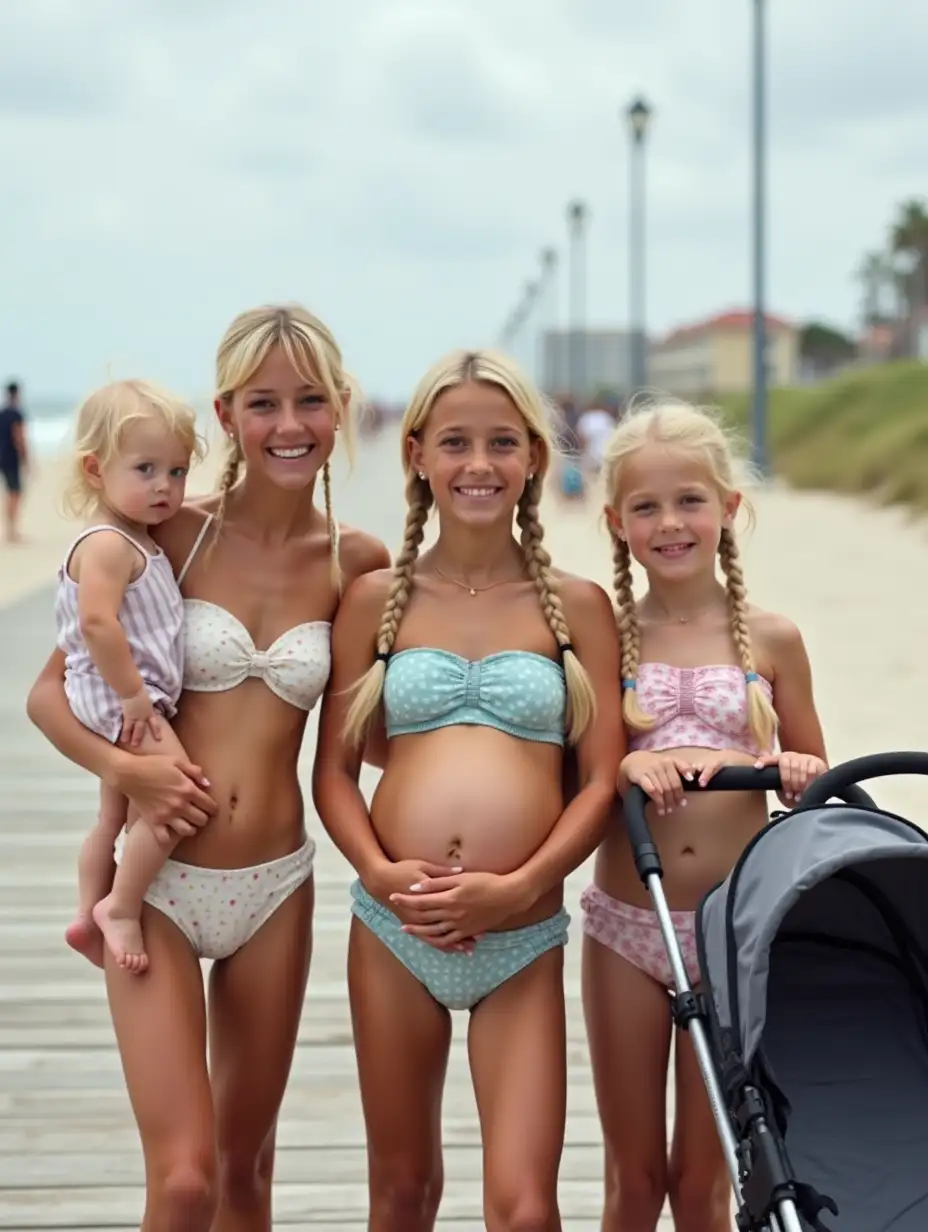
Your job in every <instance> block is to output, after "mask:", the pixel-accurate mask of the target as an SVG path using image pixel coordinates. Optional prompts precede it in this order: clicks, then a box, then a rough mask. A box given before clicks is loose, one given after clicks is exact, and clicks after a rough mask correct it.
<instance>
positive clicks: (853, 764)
mask: <svg viewBox="0 0 928 1232" xmlns="http://www.w3.org/2000/svg"><path fill="white" fill-rule="evenodd" d="M897 774H928V753H916V752H900V753H868V754H867V756H866V757H854V758H852V759H851V760H850V761H845V762H841V764H840V765H837V766H833V767H832V768H831V769H830V770H826V771H825V773H824V774H823V775H822V776H821V778H817V779H816V780H815V782H814V783H810V785H809V786H808V787H807V788H806V790H805V791H804V792H803V793H802V803H803V804H804V805H807V804H811V805H815V806H819V805H822V804H826V803H827V802H828V801H829V800H830V799H831V797H832V796H840V797H841V798H842V799H844V800H850V796H849V795H848V794H847V792H848V790H849V789H852V788H855V787H856V785H857V784H858V783H860V782H861V781H863V782H866V781H867V780H868V779H880V778H886V777H888V776H890V775H897ZM858 790H859V788H858ZM851 802H852V803H854V804H856V803H858V801H857V800H853V801H851Z"/></svg>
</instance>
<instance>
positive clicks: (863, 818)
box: [625, 753, 928, 1232]
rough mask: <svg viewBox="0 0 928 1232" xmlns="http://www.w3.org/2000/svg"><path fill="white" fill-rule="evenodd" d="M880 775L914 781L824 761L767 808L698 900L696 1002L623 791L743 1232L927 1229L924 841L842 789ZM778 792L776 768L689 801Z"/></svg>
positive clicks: (896, 767)
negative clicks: (779, 807) (764, 819)
mask: <svg viewBox="0 0 928 1232" xmlns="http://www.w3.org/2000/svg"><path fill="white" fill-rule="evenodd" d="M896 774H925V775H928V754H926V753H882V754H876V755H873V756H870V757H861V758H857V759H856V760H854V761H849V762H846V763H844V764H843V765H839V766H835V767H834V768H833V769H831V770H829V771H828V772H827V773H826V774H824V775H822V777H821V778H820V779H818V780H817V781H816V782H815V783H813V784H811V785H810V787H809V788H808V789H807V790H806V792H805V793H804V795H803V797H802V799H801V801H800V802H799V804H798V805H797V807H796V808H794V809H792V810H791V811H789V812H781V813H776V814H774V816H773V818H772V820H771V821H770V823H769V824H768V825H767V826H765V828H764V829H763V830H762V831H761V832H760V833H759V834H758V835H757V836H756V837H755V838H754V839H753V840H752V842H751V843H749V844H748V847H747V848H746V850H745V851H744V853H743V855H742V856H741V858H740V860H739V861H738V863H737V864H736V866H735V868H734V869H733V870H732V872H731V874H730V875H729V877H728V878H727V879H726V880H725V881H724V882H723V883H722V884H721V885H720V886H717V887H716V888H715V889H714V890H712V891H711V893H709V894H708V895H706V897H705V898H704V899H703V901H702V903H701V904H700V907H699V911H698V912H697V918H696V937H697V946H698V953H699V963H700V968H701V970H702V972H703V977H704V995H700V994H696V993H694V992H693V990H692V989H691V988H690V985H689V983H688V981H687V976H686V969H685V966H684V963H683V958H682V955H681V953H680V948H679V945H678V942H677V938H676V935H675V933H674V929H673V925H672V923H671V919H670V916H669V913H668V908H667V901H666V899H665V897H664V892H663V888H662V886H661V876H662V869H661V863H660V857H659V854H658V852H657V849H656V847H655V846H654V842H653V839H652V837H651V833H650V830H649V828H648V824H647V821H646V819H645V805H646V803H647V797H646V796H645V794H644V792H642V791H641V789H640V788H637V787H635V788H633V789H632V790H631V791H629V792H628V794H627V796H626V799H625V820H626V825H627V828H628V833H629V838H630V840H631V844H632V850H633V852H634V857H635V864H636V867H637V869H638V873H639V876H640V877H641V879H642V881H643V882H644V884H645V886H646V887H647V889H648V891H649V893H650V895H651V898H652V901H653V903H654V907H655V910H656V913H657V916H658V919H659V922H660V928H661V933H662V935H663V939H664V944H665V946H666V949H667V955H668V958H669V961H670V965H671V970H672V971H673V973H674V981H675V985H676V991H675V993H674V994H673V996H672V1008H673V1015H674V1020H675V1022H676V1023H677V1025H678V1027H680V1028H681V1029H687V1030H689V1032H690V1035H691V1038H692V1040H693V1045H694V1050H695V1053H696V1057H697V1061H698V1064H699V1068H700V1071H701V1073H702V1077H703V1080H704V1082H705V1085H706V1090H707V1092H708V1095H709V1101H710V1103H711V1105H712V1111H713V1116H714V1118H715V1121H716V1125H717V1127H718V1131H719V1136H720V1138H721V1142H722V1146H723V1148H724V1151H725V1157H726V1161H727V1163H728V1170H729V1173H730V1175H731V1179H732V1185H733V1187H734V1191H735V1196H736V1199H737V1202H738V1216H737V1223H738V1227H739V1228H740V1229H741V1230H742V1232H809V1230H810V1229H811V1230H813V1232H832V1230H833V1232H890V1229H891V1230H892V1232H925V1230H926V1229H928V836H926V835H925V834H924V833H923V832H922V831H921V830H919V829H918V828H917V827H916V826H914V825H913V824H912V823H911V822H908V821H905V820H903V819H902V818H901V817H896V816H894V815H893V814H891V813H887V812H884V811H883V810H881V809H880V808H878V807H877V806H876V804H874V802H873V801H872V800H871V799H870V797H869V796H868V795H867V794H866V793H865V792H864V791H863V790H862V789H861V788H860V787H859V786H858V785H857V784H858V782H859V781H860V780H864V781H866V780H868V779H873V778H879V777H884V776H887V775H896ZM686 786H687V788H688V789H690V787H691V786H695V785H690V784H687V785H686ZM779 786H780V779H779V771H778V770H777V769H776V768H775V767H771V768H767V769H763V770H754V769H752V768H749V767H744V768H742V767H731V768H727V769H724V770H721V771H719V772H718V773H717V774H716V776H715V777H714V778H713V779H712V780H711V782H710V783H709V785H708V787H706V788H705V789H703V790H706V791H712V790H714V791H745V790H758V789H763V790H767V791H773V790H776V789H777V788H778V787H779ZM696 790H699V788H696ZM833 797H839V798H840V800H841V801H843V802H841V803H829V801H831V800H832V798H833Z"/></svg>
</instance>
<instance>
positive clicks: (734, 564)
mask: <svg viewBox="0 0 928 1232" xmlns="http://www.w3.org/2000/svg"><path fill="white" fill-rule="evenodd" d="M719 561H720V563H721V566H722V572H723V573H724V574H725V579H726V589H727V591H728V612H729V618H730V621H731V635H732V639H733V640H734V643H735V649H736V650H737V652H738V658H739V659H740V660H741V669H742V671H743V672H744V676H745V680H746V682H747V683H746V688H747V699H748V725H749V726H750V728H751V731H752V733H753V734H754V738H755V740H756V741H757V743H758V745H759V746H760V749H761V751H762V752H765V753H767V752H771V751H772V750H773V745H774V740H775V738H776V732H777V715H776V711H775V710H774V708H773V706H772V705H771V703H770V699H769V698H768V697H767V694H766V693H765V692H764V690H763V687H762V686H761V683H760V680H759V679H758V676H757V667H756V665H755V663H754V648H753V646H752V645H751V635H750V632H749V630H748V615H747V590H746V589H745V585H744V573H743V572H742V569H741V562H740V559H739V553H738V544H737V543H736V541H735V536H734V534H733V533H732V532H731V531H730V530H729V529H728V528H727V527H723V529H722V534H721V538H720V539H719Z"/></svg>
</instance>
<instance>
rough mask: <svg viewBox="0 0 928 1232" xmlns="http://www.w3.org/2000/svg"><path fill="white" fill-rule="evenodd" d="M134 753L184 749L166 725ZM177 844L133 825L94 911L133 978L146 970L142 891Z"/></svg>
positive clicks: (113, 950) (172, 753) (108, 942)
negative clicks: (162, 840) (159, 736)
mask: <svg viewBox="0 0 928 1232" xmlns="http://www.w3.org/2000/svg"><path fill="white" fill-rule="evenodd" d="M137 751H138V753H139V755H140V756H143V757H144V756H149V755H151V754H153V753H160V754H162V755H164V756H167V757H172V756H173V757H186V754H185V752H184V749H183V746H182V745H181V743H180V741H179V740H178V739H177V737H176V736H175V735H174V732H173V731H172V730H171V729H170V728H169V727H167V725H165V727H164V728H163V729H162V737H161V739H160V740H155V738H154V737H153V736H150V735H146V736H145V739H144V740H143V741H142V744H141V745H140V746H139V748H138V750H137ZM178 841H179V840H174V841H173V842H170V843H162V842H161V841H160V840H159V839H158V838H157V837H156V836H155V834H154V832H153V831H152V830H151V828H150V827H149V826H147V825H146V824H145V822H144V821H136V822H135V823H134V824H133V825H132V826H131V828H130V829H129V832H128V834H127V835H126V842H125V846H124V847H123V850H122V858H121V859H120V862H119V865H118V867H117V869H116V873H115V876H114V877H113V883H112V889H111V890H110V892H109V893H108V894H107V895H106V896H105V897H104V898H101V899H100V901H99V902H97V903H96V904H95V906H94V908H93V918H94V921H95V922H96V924H97V925H98V927H99V928H100V931H101V932H102V933H103V940H104V942H105V943H106V946H107V948H108V949H109V950H110V951H111V953H112V954H113V957H114V958H115V959H116V961H117V963H118V964H119V965H120V966H121V967H124V968H125V969H126V970H127V971H132V972H134V973H135V974H136V975H141V974H142V972H143V971H145V970H147V968H148V955H147V953H146V952H145V943H144V940H143V937H142V926H141V922H140V921H141V915H142V903H143V901H144V898H145V891H146V890H147V889H148V887H149V886H150V885H151V883H152V880H153V879H154V877H155V876H156V874H157V873H158V872H159V871H160V869H161V868H162V867H163V865H164V862H165V860H167V859H168V857H169V856H170V855H171V852H172V851H173V850H174V848H175V847H176V846H177V842H178Z"/></svg>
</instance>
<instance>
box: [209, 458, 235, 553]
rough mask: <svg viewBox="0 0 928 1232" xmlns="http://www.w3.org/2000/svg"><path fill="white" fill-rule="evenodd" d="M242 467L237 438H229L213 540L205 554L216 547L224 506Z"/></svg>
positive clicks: (220, 479)
mask: <svg viewBox="0 0 928 1232" xmlns="http://www.w3.org/2000/svg"><path fill="white" fill-rule="evenodd" d="M241 465H242V447H241V445H240V444H239V443H238V437H237V436H233V437H230V438H229V447H228V453H227V456H226V464H225V466H224V467H223V468H222V474H221V475H220V476H219V483H218V485H217V491H218V492H219V504H218V505H217V506H216V512H215V514H214V515H213V531H214V534H213V538H212V542H211V543H210V545H209V547H208V548H207V552H211V551H212V550H213V548H214V547H215V546H216V541H217V540H218V538H219V531H220V530H221V529H222V524H223V522H224V521H225V516H226V504H227V502H228V497H229V493H230V492H231V490H232V489H233V488H234V487H235V485H236V483H237V482H238V475H239V470H240V469H241Z"/></svg>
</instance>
